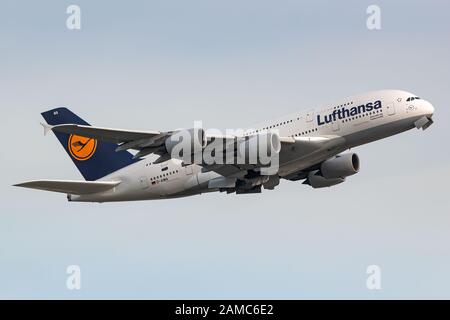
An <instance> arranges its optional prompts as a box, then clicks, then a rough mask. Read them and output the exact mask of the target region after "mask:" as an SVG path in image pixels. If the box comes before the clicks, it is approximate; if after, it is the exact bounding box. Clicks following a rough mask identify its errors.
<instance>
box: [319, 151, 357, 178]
mask: <svg viewBox="0 0 450 320" xmlns="http://www.w3.org/2000/svg"><path fill="white" fill-rule="evenodd" d="M358 171H359V157H358V155H357V154H356V153H346V154H342V155H337V156H336V157H335V158H332V159H328V160H326V161H324V162H322V164H321V166H320V172H321V174H322V177H324V178H325V179H337V178H343V177H348V176H351V175H353V174H355V173H358Z"/></svg>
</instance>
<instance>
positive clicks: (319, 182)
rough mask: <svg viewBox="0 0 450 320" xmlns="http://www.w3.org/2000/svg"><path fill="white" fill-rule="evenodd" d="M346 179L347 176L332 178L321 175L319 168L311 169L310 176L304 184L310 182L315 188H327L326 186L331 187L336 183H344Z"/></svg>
mask: <svg viewBox="0 0 450 320" xmlns="http://www.w3.org/2000/svg"><path fill="white" fill-rule="evenodd" d="M344 181H345V178H340V177H339V178H332V179H327V178H324V177H322V176H321V175H320V172H319V170H315V171H310V172H309V173H308V178H307V179H306V180H305V182H303V184H308V185H310V186H311V187H313V188H314V189H316V188H325V187H331V186H334V185H336V184H339V183H342V182H344Z"/></svg>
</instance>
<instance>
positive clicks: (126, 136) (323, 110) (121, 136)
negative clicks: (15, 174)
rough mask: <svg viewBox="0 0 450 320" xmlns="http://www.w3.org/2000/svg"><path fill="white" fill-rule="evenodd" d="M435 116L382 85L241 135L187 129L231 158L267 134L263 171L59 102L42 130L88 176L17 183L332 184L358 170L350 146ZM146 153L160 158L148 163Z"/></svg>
mask: <svg viewBox="0 0 450 320" xmlns="http://www.w3.org/2000/svg"><path fill="white" fill-rule="evenodd" d="M433 113H434V107H433V105H432V104H431V103H430V102H428V101H426V100H424V99H421V98H419V97H417V96H416V95H415V94H412V93H409V92H407V91H402V90H379V91H372V92H368V93H364V94H359V95H354V96H352V97H349V98H346V99H343V100H340V101H337V102H335V103H331V104H326V105H323V106H320V107H317V108H310V109H307V110H306V111H304V112H299V113H295V114H292V115H289V116H285V117H281V118H279V119H275V120H270V121H267V122H265V123H262V124H260V125H257V126H254V127H252V128H249V129H247V130H245V131H243V132H242V133H240V134H236V135H217V134H211V135H208V133H207V132H205V131H204V130H203V129H198V130H197V131H195V130H192V129H188V130H187V131H189V132H191V133H193V134H192V138H190V137H189V138H187V139H189V140H188V142H189V143H192V144H194V143H198V144H199V145H200V150H201V151H202V150H203V151H204V150H206V148H207V147H208V145H211V143H212V142H213V141H216V140H217V141H225V145H226V146H228V148H231V150H232V152H231V155H232V158H233V157H234V158H233V159H234V160H235V159H236V157H237V156H236V155H237V152H236V149H237V148H238V147H239V146H240V144H242V143H244V144H245V143H248V141H251V139H254V138H255V137H256V138H259V137H262V136H264V135H267V136H269V140H268V141H269V142H268V143H267V147H266V146H263V147H260V148H264V149H265V150H266V149H267V148H270V150H272V153H273V154H276V155H277V156H278V158H277V161H278V163H277V168H275V169H276V170H275V171H274V170H264V169H265V168H267V165H264V164H261V162H260V161H256V162H254V163H249V162H248V161H247V162H244V163H238V162H236V161H234V162H233V161H231V162H226V163H212V164H211V163H206V162H205V160H202V159H200V162H199V161H197V162H193V161H186V160H185V158H186V157H185V158H182V157H181V156H174V155H173V152H172V151H173V146H174V143H173V137H174V136H175V135H176V134H177V133H179V132H181V129H180V130H174V131H167V132H162V131H136V130H124V129H112V128H103V127H93V126H90V125H89V124H88V123H87V122H86V121H84V120H83V119H81V118H80V117H78V116H77V115H75V114H74V113H72V112H71V111H70V110H68V109H67V108H64V107H61V108H56V109H52V110H49V111H46V112H43V113H42V116H43V118H44V119H45V121H46V123H44V124H43V126H44V134H45V133H47V132H49V131H52V132H53V133H54V134H55V135H56V137H57V139H58V140H59V142H60V143H61V144H62V146H63V147H64V149H65V150H66V152H67V153H68V155H69V156H70V158H71V159H72V161H73V162H74V163H75V165H76V167H77V168H78V170H79V171H80V173H81V175H82V176H83V177H84V179H85V181H73V180H34V181H28V182H24V183H20V184H16V185H14V186H19V187H25V188H32V189H39V190H46V191H53V192H60V193H65V194H66V195H67V199H68V200H69V201H77V202H99V203H103V202H114V201H135V200H153V199H171V198H179V197H186V196H191V195H198V194H202V193H208V192H226V193H235V194H252V193H260V192H261V191H262V188H264V189H267V190H273V189H274V188H275V187H276V186H278V185H279V183H280V179H285V180H290V181H300V180H301V181H303V184H305V185H309V186H310V187H312V188H325V187H331V186H334V185H337V184H340V183H343V182H344V181H345V180H346V178H347V177H349V176H351V175H354V174H356V173H358V172H359V169H360V160H359V157H358V155H357V154H356V153H354V152H345V151H347V150H349V149H352V148H355V147H357V146H359V145H362V144H367V143H370V142H373V141H376V140H379V139H383V138H386V137H389V136H392V135H395V134H398V133H401V132H404V131H407V130H409V129H413V128H417V129H422V130H425V129H427V128H428V127H429V126H430V125H432V124H433V120H432V117H433ZM195 132H196V134H195ZM178 141H180V139H179V140H178ZM242 141H244V142H242ZM230 146H231V147H230ZM227 150H230V149H227ZM227 154H230V152H228V153H227ZM148 155H153V158H154V157H155V156H157V157H158V158H157V159H156V160H154V161H151V158H152V157H149V156H148ZM180 155H181V153H180ZM183 156H184V155H183ZM190 156H192V154H191V155H188V158H189V157H190ZM191 158H192V157H191Z"/></svg>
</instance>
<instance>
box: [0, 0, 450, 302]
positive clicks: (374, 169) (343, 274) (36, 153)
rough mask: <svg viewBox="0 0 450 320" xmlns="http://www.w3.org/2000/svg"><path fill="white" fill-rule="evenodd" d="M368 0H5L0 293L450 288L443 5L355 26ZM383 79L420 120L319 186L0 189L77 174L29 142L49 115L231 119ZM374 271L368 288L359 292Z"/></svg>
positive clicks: (174, 121)
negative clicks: (110, 199)
mask: <svg viewBox="0 0 450 320" xmlns="http://www.w3.org/2000/svg"><path fill="white" fill-rule="evenodd" d="M74 3H75V4H78V5H79V6H80V7H81V12H82V28H81V30H79V31H70V30H68V29H67V28H66V26H65V20H66V18H67V14H66V13H65V11H66V8H67V6H68V5H70V4H74ZM370 4H373V2H371V1H340V2H339V3H338V2H336V1H304V2H303V1H253V0H251V1H189V2H186V1H132V2H127V3H119V2H115V3H111V2H109V1H95V2H93V1H76V2H75V1H74V2H72V1H40V2H26V1H1V7H2V10H1V11H0V39H1V41H0V58H1V59H0V70H1V72H0V86H1V88H2V90H1V91H0V92H1V93H0V108H1V110H2V114H3V121H2V126H1V128H2V129H1V130H2V135H3V136H4V137H8V138H7V139H5V140H4V141H3V143H4V144H6V147H4V148H2V149H1V151H0V154H1V158H0V159H1V162H2V168H3V170H2V175H3V178H2V184H1V185H0V191H1V194H2V201H1V202H0V208H1V210H0V212H1V214H0V217H1V218H0V219H1V221H0V243H1V244H0V297H2V298H64V299H72V298H193V299H195V298H211V299H214V298H286V299H295V298H375V299H378V298H450V290H449V289H448V288H449V287H450V278H449V276H448V270H449V268H450V258H449V257H450V252H449V250H450V249H449V247H448V243H450V232H448V231H449V226H450V218H449V211H450V210H449V209H450V205H449V204H450V203H449V200H448V196H447V188H448V186H447V181H446V180H447V177H448V176H449V174H450V165H449V160H450V154H449V152H448V150H447V149H446V148H445V144H446V142H447V141H448V138H449V133H448V130H446V125H445V123H446V122H448V121H449V120H450V119H449V117H450V111H449V109H448V100H449V99H448V86H449V83H450V74H449V70H450V62H449V59H448V57H449V56H450V47H449V43H448V36H449V33H450V21H449V20H448V11H449V9H450V6H449V3H448V2H447V1H395V2H393V1H377V2H376V4H378V5H379V6H380V8H381V17H382V29H381V30H379V31H369V30H368V29H367V28H366V18H367V14H366V8H367V7H368V6H369V5H370ZM386 88H393V89H404V90H408V91H411V92H414V93H416V94H417V95H419V96H421V97H423V98H426V99H427V100H429V101H431V102H432V103H433V104H434V106H435V108H436V114H435V124H434V125H433V126H432V127H431V128H430V129H429V130H427V131H425V132H421V131H417V130H412V131H410V132H407V133H404V134H401V135H398V136H395V137H392V138H389V139H385V140H383V141H379V142H376V143H373V144H371V145H367V146H362V147H359V148H357V149H355V150H354V151H356V152H357V153H358V154H359V155H360V158H361V161H362V168H361V172H360V173H359V174H358V175H355V176H353V177H351V178H349V179H348V181H347V182H346V183H344V184H342V185H339V186H337V187H335V188H330V189H326V190H312V189H309V188H308V187H306V186H303V185H301V184H300V183H294V182H283V183H282V185H281V186H280V187H279V188H277V189H276V190H275V191H271V192H264V193H262V194H260V195H248V196H247V195H243V196H237V195H224V194H211V195H204V196H196V197H192V198H184V199H177V200H169V201H153V202H136V203H122V204H102V205H100V204H76V203H67V201H66V199H65V197H64V195H58V194H52V193H45V192H37V191H32V190H24V189H18V188H13V187H11V185H12V184H14V183H18V182H21V181H24V180H31V179H39V178H53V179H81V176H80V174H79V173H78V172H77V170H76V168H75V167H74V166H73V164H72V163H71V161H70V160H69V159H68V157H67V156H66V154H65V153H64V152H63V150H62V148H61V147H60V146H59V144H58V143H57V141H56V139H54V137H52V136H50V135H49V136H46V137H44V136H43V134H42V128H40V126H39V122H40V121H42V119H41V118H40V112H42V111H44V110H47V109H50V108H53V107H57V106H67V107H70V108H71V109H72V110H74V111H75V112H76V113H77V114H79V115H80V116H81V117H83V118H85V119H86V120H87V121H88V122H90V123H92V124H96V125H101V126H110V127H119V128H129V129H148V130H168V129H173V128H179V127H189V126H191V125H192V124H193V121H194V120H202V121H203V124H204V126H205V127H218V128H230V127H231V128H241V127H247V126H251V125H252V124H254V123H258V122H260V121H263V120H265V119H270V118H272V117H278V116H281V115H283V114H289V113H292V112H296V111H298V110H302V109H307V108H309V107H311V106H314V105H320V104H323V103H327V102H330V101H333V100H337V99H341V98H344V97H346V96H349V95H353V94H356V93H361V92H364V91H369V90H376V89H386ZM71 264H76V265H79V266H80V267H81V272H82V289H81V290H80V291H70V290H68V289H67V288H66V285H65V284H66V278H67V275H66V273H65V271H66V267H67V266H68V265H71ZM371 264H376V265H379V266H380V267H381V270H382V290H379V291H369V290H367V288H366V285H365V283H366V278H367V275H366V273H365V271H366V267H367V266H368V265H371Z"/></svg>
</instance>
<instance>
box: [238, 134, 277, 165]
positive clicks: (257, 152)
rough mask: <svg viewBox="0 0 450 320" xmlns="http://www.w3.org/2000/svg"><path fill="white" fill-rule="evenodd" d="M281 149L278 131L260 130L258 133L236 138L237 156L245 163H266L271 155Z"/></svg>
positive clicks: (275, 154)
mask: <svg viewBox="0 0 450 320" xmlns="http://www.w3.org/2000/svg"><path fill="white" fill-rule="evenodd" d="M280 150H281V141H280V136H279V135H278V133H275V132H262V133H260V134H257V135H254V136H250V137H248V138H247V137H246V138H245V140H243V139H242V140H238V145H237V156H238V157H239V158H240V159H241V160H244V159H245V161H244V163H246V164H268V161H270V160H271V158H272V157H274V156H277V155H278V153H280Z"/></svg>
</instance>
